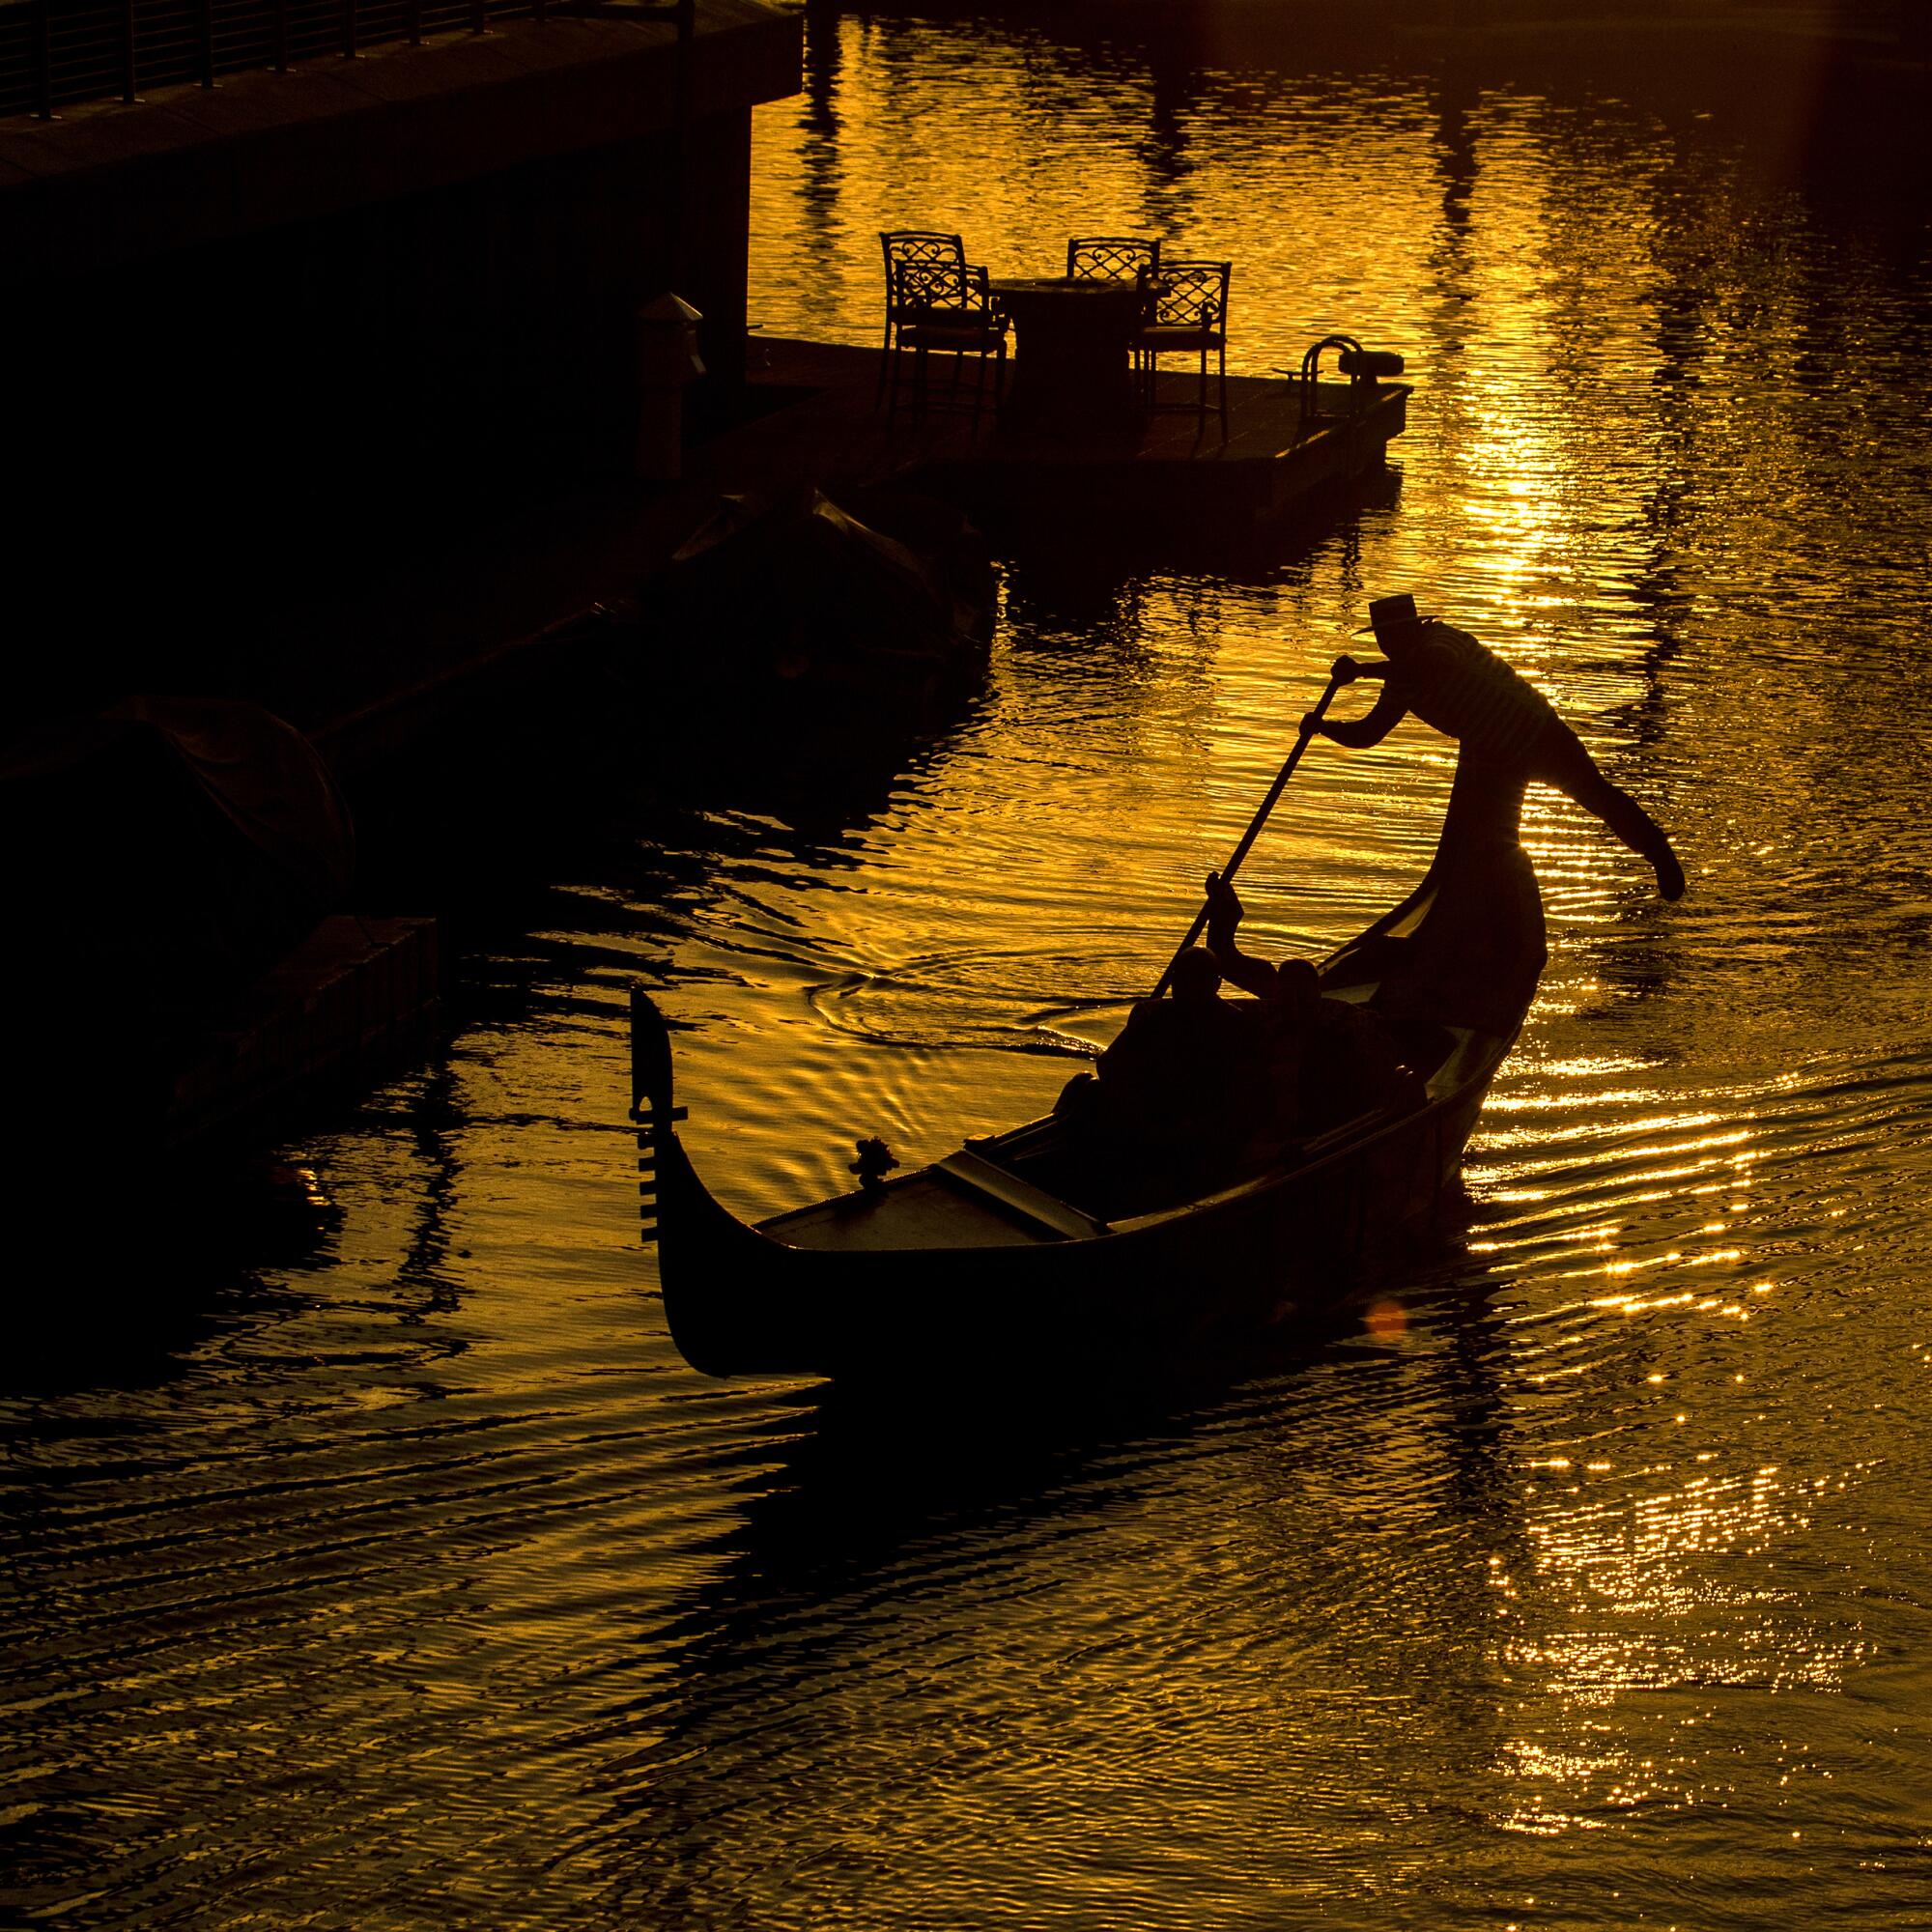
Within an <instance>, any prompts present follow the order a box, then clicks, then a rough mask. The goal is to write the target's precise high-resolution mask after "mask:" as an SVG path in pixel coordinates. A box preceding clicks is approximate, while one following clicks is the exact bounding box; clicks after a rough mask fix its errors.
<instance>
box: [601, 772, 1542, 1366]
mask: <svg viewBox="0 0 1932 1932" xmlns="http://www.w3.org/2000/svg"><path fill="white" fill-rule="evenodd" d="M1520 799H1521V791H1520V783H1516V784H1512V783H1510V782H1507V781H1504V780H1503V778H1502V777H1501V775H1499V774H1496V773H1493V772H1489V771H1485V770H1484V769H1483V768H1481V767H1471V766H1469V765H1468V764H1467V762H1466V761H1465V763H1464V765H1463V767H1460V768H1459V771H1458V777H1457V782H1456V789H1455V791H1454V793H1453V794H1452V800H1451V806H1450V811H1449V815H1448V818H1447V820H1446V821H1445V825H1444V829H1443V836H1442V839H1441V842H1440V844H1439V845H1438V848H1437V851H1436V856H1435V863H1434V864H1433V865H1432V867H1431V868H1430V871H1429V873H1428V875H1427V876H1426V877H1425V878H1424V880H1423V882H1422V884H1421V885H1420V886H1418V888H1417V889H1416V891H1415V892H1414V893H1412V894H1411V895H1409V896H1408V897H1407V898H1406V899H1405V900H1404V901H1403V902H1402V903H1401V904H1400V905H1398V906H1397V907H1395V908H1394V910H1393V911H1391V912H1390V913H1388V914H1387V915H1385V916H1384V917H1383V918H1382V919H1380V920H1378V921H1377V922H1376V923H1375V924H1373V925H1372V926H1370V927H1369V928H1368V930H1367V931H1366V932H1364V933H1363V934H1362V935H1361V936H1360V937H1359V938H1358V939H1356V940H1354V941H1353V942H1351V943H1350V945H1348V946H1346V947H1344V948H1342V949H1341V950H1340V951H1339V952H1337V953H1336V954H1334V955H1333V956H1332V957H1331V958H1330V959H1329V961H1328V962H1327V964H1326V966H1325V968H1324V969H1323V973H1322V980H1323V990H1324V995H1325V996H1326V997H1329V998H1335V999H1344V1000H1350V1001H1354V1002H1357V1003H1373V1004H1375V1005H1376V1006H1377V1007H1378V1008H1379V1009H1382V1010H1383V1011H1384V1012H1385V1013H1387V1014H1389V1015H1391V1016H1393V1017H1394V1018H1396V1019H1397V1020H1398V1021H1400V1022H1401V1023H1402V1024H1403V1025H1404V1026H1405V1027H1406V1029H1407V1033H1408V1037H1410V1038H1411V1039H1412V1040H1421V1041H1426V1042H1429V1047H1428V1052H1427V1054H1426V1055H1425V1054H1424V1053H1423V1052H1422V1051H1421V1050H1420V1049H1416V1048H1412V1049H1411V1052H1412V1054H1413V1055H1414V1058H1413V1059H1412V1063H1411V1064H1412V1065H1413V1070H1414V1072H1415V1075H1416V1080H1415V1083H1414V1084H1413V1085H1412V1086H1411V1088H1410V1090H1409V1091H1408V1093H1407V1094H1406V1097H1405V1098H1404V1100H1403V1101H1402V1102H1400V1103H1391V1104H1387V1105H1383V1106H1380V1107H1378V1108H1375V1109H1372V1110H1370V1111H1368V1112H1365V1113H1363V1114H1362V1115H1360V1116H1358V1117H1357V1118H1356V1119H1354V1120H1352V1121H1349V1122H1344V1123H1342V1124H1341V1125H1339V1126H1336V1127H1333V1128H1331V1129H1329V1130H1328V1131H1326V1132H1324V1133H1321V1134H1320V1135H1317V1136H1315V1137H1314V1138H1311V1139H1307V1140H1303V1141H1300V1142H1298V1143H1295V1144H1293V1146H1290V1147H1287V1148H1284V1149H1281V1150H1278V1151H1276V1153H1275V1154H1274V1156H1272V1157H1271V1158H1269V1159H1267V1160H1266V1161H1264V1162H1262V1163H1260V1164H1259V1166H1257V1167H1250V1169H1248V1170H1247V1171H1245V1172H1243V1173H1242V1174H1241V1175H1240V1176H1239V1177H1238V1178H1236V1179H1231V1180H1230V1181H1229V1182H1228V1183H1227V1184H1224V1185H1220V1186H1218V1187H1204V1188H1202V1189H1200V1190H1197V1191H1194V1192H1192V1193H1189V1194H1187V1195H1186V1196H1185V1197H1184V1198H1181V1199H1179V1200H1171V1201H1168V1202H1166V1203H1165V1204H1153V1205H1149V1206H1147V1207H1146V1209H1145V1211H1139V1212H1129V1213H1124V1214H1122V1213H1119V1212H1117V1213H1116V1214H1115V1215H1114V1216H1113V1218H1111V1219H1109V1220H1101V1219H1098V1218H1096V1217H1094V1215H1093V1214H1091V1213H1088V1212H1086V1211H1085V1210H1083V1209H1082V1208H1079V1207H1078V1206H1076V1205H1074V1204H1073V1203H1070V1202H1068V1201H1065V1200H1063V1199H1061V1198H1058V1196H1057V1195H1056V1194H1055V1193H1054V1192H1053V1191H1052V1189H1051V1188H1049V1187H1046V1186H1043V1185H1041V1184H1040V1176H1041V1175H1042V1174H1048V1175H1050V1174H1051V1173H1052V1172H1053V1171H1054V1170H1053V1168H1052V1152H1053V1149H1054V1147H1055V1146H1056V1144H1057V1143H1058V1142H1060V1141H1061V1140H1062V1139H1063V1138H1064V1129H1063V1126H1062V1123H1060V1122H1057V1121H1055V1120H1052V1119H1050V1118H1049V1119H1048V1120H1045V1121H1040V1122H1031V1123H1029V1124H1028V1125H1026V1126H1023V1127H1019V1128H1016V1129H1014V1130H1012V1131H1011V1132H1009V1133H1006V1134H1002V1135H997V1136H993V1137H991V1138H989V1139H988V1140H985V1141H981V1142H975V1143H969V1144H968V1145H967V1146H966V1147H964V1148H962V1149H961V1150H960V1151H958V1152H957V1153H955V1154H952V1155H949V1156H946V1157H944V1158H942V1159H941V1160H938V1161H935V1162H933V1163H931V1165H930V1166H929V1167H926V1168H922V1169H918V1170H915V1171H914V1172H913V1173H911V1174H908V1175H902V1176H899V1177H896V1178H895V1179H892V1180H890V1181H887V1182H884V1183H876V1182H875V1183H874V1184H873V1185H871V1186H869V1187H865V1188H861V1189H859V1190H857V1191H855V1192H854V1193H851V1194H849V1195H844V1196H840V1197H838V1198H836V1199H833V1200H830V1201H825V1202H820V1203H816V1204H813V1205H811V1206H810V1207H807V1208H799V1209H796V1210H793V1211H792V1212H790V1213H786V1214H781V1215H775V1216H773V1217H771V1218H770V1219H768V1220H766V1221H763V1222H760V1223H758V1224H757V1225H756V1226H752V1225H748V1224H747V1223H745V1222H743V1221H741V1220H740V1219H738V1217H737V1216H735V1215H734V1214H732V1213H731V1212H730V1211H729V1210H728V1209H726V1208H725V1207H724V1206H723V1205H722V1204H720V1203H719V1202H718V1201H717V1200H716V1199H715V1197H714V1196H713V1195H712V1194H711V1192H710V1190H709V1189H708V1188H707V1187H706V1186H705V1185H704V1183H703V1181H702V1180H701V1179H700V1178H699V1177H698V1175H697V1173H696V1170H695V1169H694V1167H693V1166H692V1163H691V1160H690V1157H689V1155H688V1154H687V1153H686V1151H685V1149H684V1147H683V1144H682V1142H681V1141H680V1140H679V1138H678V1136H677V1133H676V1127H675V1122H676V1121H677V1120H678V1119H679V1118H680V1117H681V1114H682V1110H681V1109H678V1108H675V1107H673V1106H672V1104H671V1066H670V1051H669V1037H668V1031H667V1030H666V1028H665V1025H664V1022H663V1020H662V1017H661V1016H660V1015H659V1014H658V1012H657V1009H656V1008H655V1006H653V1005H652V1003H651V1002H650V1001H649V999H648V998H646V997H645V996H644V995H643V994H642V993H641V992H635V993H634V995H633V1029H632V1041H633V1088H634V1104H633V1118H634V1121H635V1122H636V1123H637V1127H638V1138H639V1168H640V1176H641V1188H642V1194H643V1199H644V1209H645V1219H646V1228H647V1232H650V1233H654V1234H655V1235H656V1236H657V1239H658V1244H659V1251H660V1281H661V1284H662V1289H663V1295H664V1306H665V1312H666V1316H667V1318H668V1322H669V1326H670V1331H671V1336H672V1339H673V1340H674V1341H675V1343H676V1345H677V1348H678V1350H679V1351H680V1352H681V1353H682V1354H683V1356H684V1358H685V1359H686V1360H687V1361H688V1362H689V1363H690V1364H691V1365H692V1366H693V1367H694V1368H696V1369H698V1370H700V1371H702V1372H703V1373H705V1374H708V1375H714V1376H731V1375H767V1376H791V1375H796V1376H829V1377H834V1378H867V1379H871V1380H879V1379H891V1378H898V1377H904V1376H932V1375H935V1374H945V1375H961V1376H971V1377H983V1376H985V1375H987V1374H989V1373H992V1374H1001V1375H1009V1374H1013V1373H1018V1372H1026V1371H1029V1370H1040V1371H1044V1372H1048V1373H1059V1372H1062V1371H1063V1370H1065V1369H1066V1368H1068V1367H1073V1368H1077V1369H1080V1370H1082V1371H1084V1372H1092V1373H1101V1374H1114V1373H1117V1372H1119V1371H1120V1370H1121V1369H1122V1368H1123V1367H1126V1366H1128V1365H1147V1364H1151V1363H1163V1362H1164V1363H1176V1362H1180V1361H1187V1360H1196V1359H1202V1358H1207V1357H1215V1358H1223V1357H1225V1356H1226V1355H1227V1354H1228V1353H1229V1352H1230V1351H1231V1350H1239V1349H1240V1348H1241V1347H1242V1346H1244V1345H1247V1344H1251V1343H1252V1340H1253V1339H1254V1338H1256V1337H1258V1336H1263V1335H1265V1334H1267V1333H1269V1332H1270V1331H1278V1330H1280V1329H1281V1328H1282V1327H1283V1326H1284V1325H1285V1324H1292V1323H1293V1322H1294V1321H1297V1320H1298V1319H1304V1318H1308V1317H1311V1316H1314V1315H1317V1314H1320V1313H1322V1312H1324V1311H1331V1310H1333V1309H1334V1308H1335V1307H1336V1306H1337V1305H1338V1304H1340V1303H1343V1302H1346V1301H1347V1300H1349V1299H1350V1297H1351V1296H1353V1295H1355V1294H1357V1293H1359V1292H1360V1290H1361V1288H1362V1286H1363V1284H1364V1283H1365V1282H1368V1281H1372V1280H1374V1279H1375V1278H1376V1277H1377V1276H1378V1274H1379V1273H1381V1272H1382V1271H1383V1270H1385V1269H1386V1268H1387V1266H1388V1265H1389V1264H1390V1263H1391V1262H1392V1261H1394V1260H1396V1259H1397V1258H1399V1257H1400V1256H1401V1255H1402V1254H1403V1253H1404V1252H1406V1251H1412V1249H1413V1246H1414V1244H1415V1241H1416V1237H1417V1236H1418V1234H1419V1233H1421V1232H1423V1231H1426V1230H1427V1229H1428V1228H1429V1227H1430V1226H1431V1225H1432V1224H1433V1223H1435V1221H1436V1220H1437V1218H1438V1217H1439V1215H1440V1212H1441V1210H1442V1208H1443V1206H1444V1203H1445V1200H1446V1199H1447V1198H1449V1197H1450V1196H1451V1194H1452V1191H1453V1190H1455V1188H1456V1186H1457V1173H1458V1169H1459V1167H1460V1164H1461V1161H1462V1157H1463V1149H1464V1147H1465V1146H1466V1145H1467V1143H1468V1140H1469V1137H1470V1135H1471V1134H1472V1133H1473V1132H1474V1130H1475V1126H1476V1122H1477V1119H1478V1116H1479V1114H1480V1113H1481V1110H1482V1105H1483V1100H1484V1097H1485V1095H1486V1094H1487V1093H1488V1091H1489V1088H1490V1085H1491V1082H1492V1080H1493V1078H1494V1077H1495V1074H1496V1071H1497V1069H1498V1068H1499V1067H1500V1066H1501V1065H1502V1063H1503V1061H1504V1059H1505V1058H1506V1057H1507V1055H1508V1053H1509V1050H1510V1047H1511V1045H1512V1044H1513V1043H1514V1040H1515V1037H1516V1035H1517V1032H1518V1029H1519V1028H1520V1024H1521V1021H1522V1018H1523V1014H1524V1012H1525V1011H1526V1009H1527V1007H1528V1004H1529V1001H1530V998H1531V997H1532V995H1533V993H1534V990H1535V986H1536V983H1537V979H1538V976H1539V975H1540V973H1541V970H1542V966H1543V959H1544V950H1543V945H1544V942H1543V916H1542V906H1541V902H1540V900H1539V898H1538V896H1537V892H1536V885H1535V879H1534V875H1533V873H1532V872H1531V870H1530V868H1529V865H1528V862H1527V860H1526V859H1525V858H1524V857H1523V854H1522V852H1521V849H1520V845H1519V844H1518V842H1517V838H1516V815H1517V811H1518V810H1519V809H1520Z"/></svg>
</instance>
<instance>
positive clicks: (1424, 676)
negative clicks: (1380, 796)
mask: <svg viewBox="0 0 1932 1932" xmlns="http://www.w3.org/2000/svg"><path fill="white" fill-rule="evenodd" d="M1369 617H1370V627H1371V629H1372V630H1373V631H1374V632H1375V636H1376V641H1377V642H1378V644H1380V645H1381V647H1382V649H1383V650H1384V651H1385V652H1386V653H1387V661H1386V662H1385V663H1381V664H1353V663H1352V661H1351V668H1352V669H1353V671H1354V673H1355V675H1356V676H1358V677H1365V678H1380V679H1382V680H1383V683H1382V694H1381V696H1379V697H1378V699H1377V700H1376V702H1375V705H1374V707H1373V708H1372V709H1371V710H1369V711H1368V712H1367V713H1365V714H1364V715H1363V716H1362V717H1360V718H1358V719H1355V720H1354V721H1353V722H1351V723H1343V724H1332V723H1330V722H1328V721H1327V720H1325V719H1318V720H1316V721H1315V722H1314V725H1313V728H1314V729H1315V730H1317V731H1319V732H1320V733H1321V735H1322V736H1323V737H1324V738H1332V739H1333V740H1334V741H1335V743H1336V744H1338V745H1346V746H1347V747H1348V748H1349V749H1350V750H1351V751H1358V752H1359V751H1366V750H1368V748H1369V747H1370V746H1372V745H1379V744H1380V743H1381V741H1382V740H1383V739H1384V738H1386V737H1387V736H1388V734H1389V733H1390V732H1391V731H1393V730H1394V729H1395V727H1396V726H1397V725H1400V724H1401V723H1402V721H1403V719H1404V718H1405V717H1406V716H1407V714H1408V713H1409V712H1411V711H1412V712H1414V713H1415V715H1416V716H1417V717H1418V718H1420V719H1421V720H1422V722H1423V723H1424V724H1425V725H1434V726H1435V728H1436V730H1438V731H1440V732H1442V733H1443V734H1444V735H1445V736H1447V737H1451V738H1454V739H1456V740H1457V741H1458V743H1460V744H1461V745H1462V747H1463V753H1464V754H1465V755H1466V756H1470V757H1475V758H1480V759H1482V760H1484V761H1485V762H1486V763H1489V764H1492V765H1496V766H1499V767H1501V768H1503V769H1504V770H1507V771H1510V772H1512V773H1520V775H1521V777H1522V778H1524V779H1532V780H1535V781H1538V782H1539V783H1542V784H1547V785H1553V786H1554V787H1555V788H1556V789H1557V790H1558V791H1560V792H1562V793H1563V795H1564V796H1565V797H1566V798H1571V799H1574V800H1575V801H1576V802H1577V804H1578V805H1580V806H1581V807H1582V808H1583V809H1584V810H1585V811H1589V812H1594V813H1595V814H1596V816H1597V817H1599V818H1601V819H1602V820H1603V821H1604V823H1605V825H1607V826H1608V827H1609V828H1610V830H1611V831H1612V832H1614V833H1615V834H1616V835H1617V837H1618V838H1621V839H1622V840H1623V842H1624V843H1625V844H1626V845H1628V846H1629V847H1630V848H1631V850H1632V851H1633V852H1635V853H1637V854H1639V855H1640V856H1641V857H1643V858H1645V859H1648V860H1649V861H1650V863H1651V865H1652V866H1653V867H1655V868H1656V871H1657V889H1658V891H1659V892H1660V893H1661V894H1662V895H1663V896H1664V897H1665V898H1666V899H1677V898H1682V897H1683V895H1684V867H1682V866H1681V865H1679V864H1678V862H1677V854H1676V853H1675V852H1673V851H1672V850H1671V847H1670V839H1669V838H1668V837H1667V836H1666V834H1665V833H1664V830H1663V828H1662V826H1661V825H1659V824H1658V822H1657V821H1656V819H1654V818H1652V817H1651V815H1650V814H1649V812H1647V811H1646V810H1644V809H1643V807H1642V806H1640V805H1639V804H1637V802H1636V800H1635V799H1634V798H1632V797H1631V795H1630V794H1629V793H1628V792H1627V791H1624V790H1623V789H1621V788H1620V787H1619V786H1617V785H1613V784H1612V783H1611V782H1610V781H1609V780H1608V779H1606V778H1605V776H1604V775H1603V773H1602V772H1600V771H1599V770H1598V769H1597V765H1596V761H1595V760H1594V759H1593V758H1592V757H1591V756H1590V754H1589V753H1588V752H1586V751H1585V750H1584V749H1583V746H1582V743H1581V741H1580V740H1579V739H1578V738H1577V734H1576V732H1574V731H1573V730H1571V728H1570V727H1569V725H1566V724H1564V722H1563V721H1562V719H1560V718H1559V717H1557V715H1556V713H1555V711H1554V710H1553V709H1552V708H1551V707H1550V703H1549V700H1548V698H1547V697H1545V696H1543V694H1542V693H1541V692H1540V691H1538V690H1536V688H1535V687H1534V686H1533V685H1530V684H1528V683H1526V682H1525V681H1524V680H1523V679H1522V678H1521V677H1520V676H1519V675H1518V674H1517V673H1516V672H1515V671H1514V670H1512V669H1511V668H1510V667H1509V666H1508V665H1506V664H1505V663H1504V662H1503V661H1502V659H1501V658H1499V657H1497V656H1496V655H1495V653H1494V652H1493V651H1491V650H1489V649H1488V648H1487V647H1486V646H1485V645H1483V644H1482V643H1480V642H1478V641H1477V639H1474V638H1472V637H1471V636H1470V635H1469V634H1468V633H1467V632H1466V631H1459V630H1457V629H1456V628H1455V626H1454V625H1451V624H1445V623H1444V622H1443V621H1442V620H1441V619H1440V618H1439V617H1424V616H1422V615H1420V614H1419V613H1418V612H1417V611H1416V608H1415V599H1414V598H1413V597H1410V596H1407V595H1403V596H1399V597H1380V598H1378V599H1377V600H1376V601H1375V602H1374V603H1373V604H1371V605H1370V606H1369Z"/></svg>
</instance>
